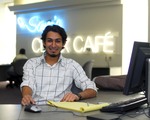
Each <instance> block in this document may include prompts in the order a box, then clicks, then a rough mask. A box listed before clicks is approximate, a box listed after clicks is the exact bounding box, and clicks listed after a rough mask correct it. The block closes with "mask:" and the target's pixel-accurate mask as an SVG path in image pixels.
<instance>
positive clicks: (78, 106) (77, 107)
mask: <svg viewBox="0 0 150 120" xmlns="http://www.w3.org/2000/svg"><path fill="white" fill-rule="evenodd" d="M48 104H49V105H51V106H55V107H59V108H64V109H68V110H73V111H77V112H89V111H94V110H99V109H101V108H102V107H104V106H107V105H109V104H108V103H101V104H90V103H85V102H54V101H48Z"/></svg>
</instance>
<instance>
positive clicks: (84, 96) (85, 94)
mask: <svg viewBox="0 0 150 120" xmlns="http://www.w3.org/2000/svg"><path fill="white" fill-rule="evenodd" d="M79 94H80V95H81V99H87V98H93V97H96V94H97V92H96V91H95V90H93V89H86V90H84V91H83V92H80V93H79Z"/></svg>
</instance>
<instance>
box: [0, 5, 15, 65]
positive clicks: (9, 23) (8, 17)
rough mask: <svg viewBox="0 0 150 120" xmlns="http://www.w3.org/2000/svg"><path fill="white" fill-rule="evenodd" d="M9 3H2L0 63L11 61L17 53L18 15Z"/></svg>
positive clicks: (0, 15)
mask: <svg viewBox="0 0 150 120" xmlns="http://www.w3.org/2000/svg"><path fill="white" fill-rule="evenodd" d="M8 5H10V4H0V28H1V29H0V33H1V35H0V64H9V63H11V62H12V60H13V58H14V57H15V55H16V17H15V15H14V13H13V12H10V10H9V9H8Z"/></svg>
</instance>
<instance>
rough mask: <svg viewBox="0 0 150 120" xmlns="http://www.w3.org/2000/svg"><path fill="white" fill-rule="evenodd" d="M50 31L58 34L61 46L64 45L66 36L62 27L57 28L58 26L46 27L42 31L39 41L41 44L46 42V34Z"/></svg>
mask: <svg viewBox="0 0 150 120" xmlns="http://www.w3.org/2000/svg"><path fill="white" fill-rule="evenodd" d="M50 31H52V32H56V33H59V34H60V36H61V37H62V42H63V44H65V43H66V40H67V34H66V32H65V30H64V29H63V28H62V27H60V26H58V25H53V26H47V27H46V28H45V29H44V31H43V33H42V37H41V39H42V41H43V42H45V41H46V35H47V33H48V32H50Z"/></svg>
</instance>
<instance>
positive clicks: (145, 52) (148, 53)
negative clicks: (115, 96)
mask: <svg viewBox="0 0 150 120" xmlns="http://www.w3.org/2000/svg"><path fill="white" fill-rule="evenodd" d="M148 58H150V43H148V42H134V45H133V50H132V54H131V60H130V64H129V69H128V73H127V76H126V82H125V86H124V91H123V94H125V95H130V94H134V93H138V92H142V91H144V92H145V89H146V84H145V80H146V59H148Z"/></svg>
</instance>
